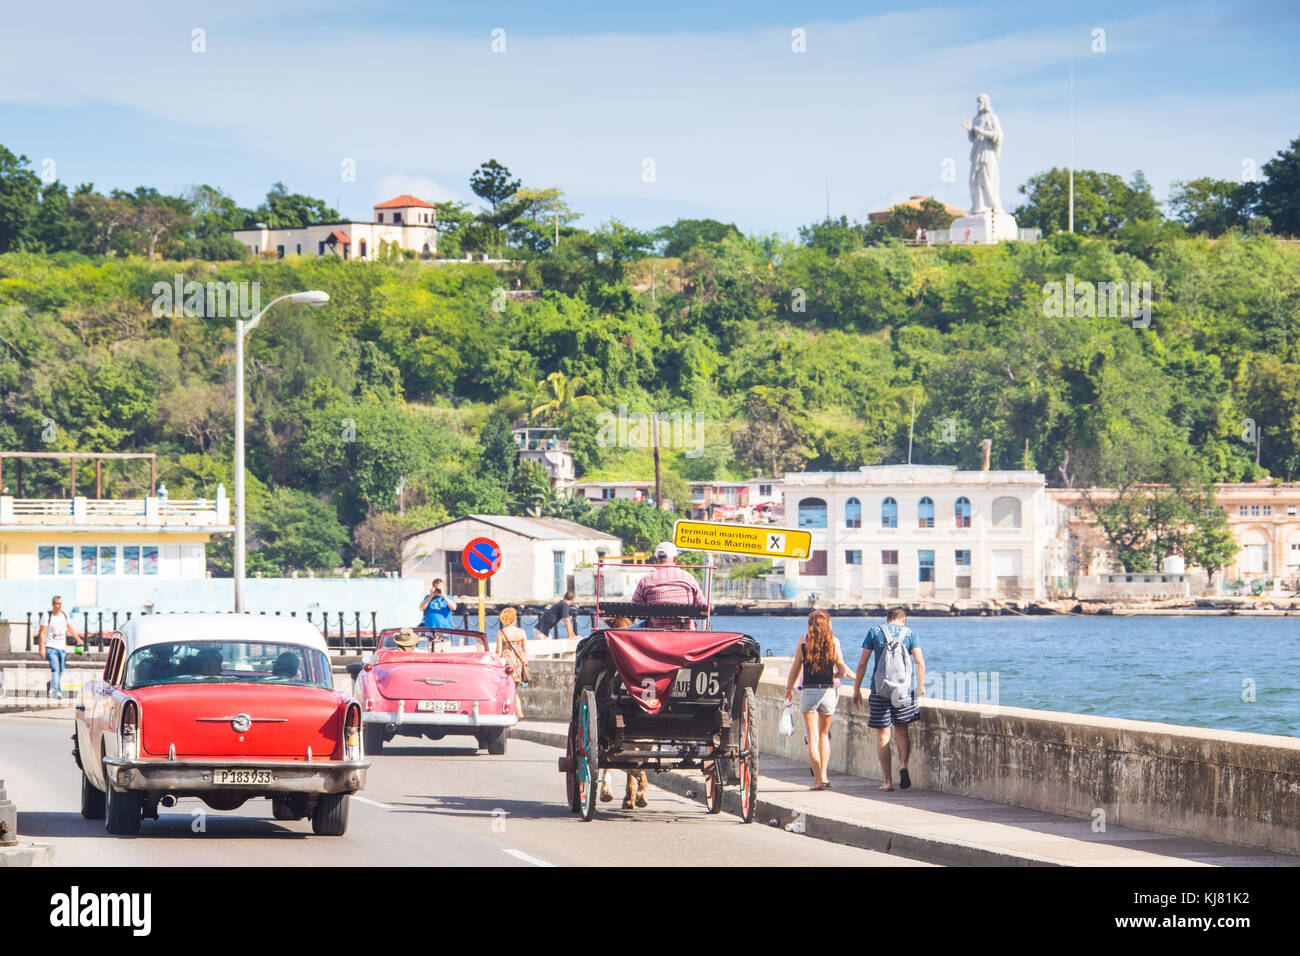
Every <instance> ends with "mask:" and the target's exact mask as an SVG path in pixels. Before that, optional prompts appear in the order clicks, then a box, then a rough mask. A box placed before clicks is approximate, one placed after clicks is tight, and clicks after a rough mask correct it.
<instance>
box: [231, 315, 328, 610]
mask: <svg viewBox="0 0 1300 956" xmlns="http://www.w3.org/2000/svg"><path fill="white" fill-rule="evenodd" d="M285 299H288V300H289V301H290V302H298V303H302V304H304V305H310V306H312V307H314V308H319V307H320V306H322V305H324V304H325V303H326V302H328V301H329V300H330V297H329V294H328V293H325V292H320V291H311V292H291V293H289V294H288V295H282V296H280V297H279V298H277V299H272V300H271V301H270V302H269V303H267V306H266V308H265V309H263V310H262V311H261V312H259V313H257V315H255V316H253V317H252V318H251V319H236V320H235V613H236V614H242V613H243V611H244V525H245V521H244V336H245V335H247V334H248V333H249V332H251V331H253V329H255V328H257V323H259V322H261V321H262V316H264V315H266V313H267V312H269V311H270V310H271V306H273V305H275V304H276V303H277V302H283V301H284V300H285Z"/></svg>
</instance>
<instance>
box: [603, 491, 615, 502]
mask: <svg viewBox="0 0 1300 956" xmlns="http://www.w3.org/2000/svg"><path fill="white" fill-rule="evenodd" d="M614 491H615V489H613V488H601V489H600V496H601V497H602V498H604V499H605V500H606V501H612V500H613V498H614Z"/></svg>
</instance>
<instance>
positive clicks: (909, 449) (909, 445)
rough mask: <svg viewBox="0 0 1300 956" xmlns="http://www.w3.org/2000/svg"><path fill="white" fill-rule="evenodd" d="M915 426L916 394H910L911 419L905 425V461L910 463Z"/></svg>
mask: <svg viewBox="0 0 1300 956" xmlns="http://www.w3.org/2000/svg"><path fill="white" fill-rule="evenodd" d="M915 428H916V396H915V395H913V396H912V420H911V422H909V423H908V426H907V463H908V464H909V465H910V464H911V463H912V431H913V429H915Z"/></svg>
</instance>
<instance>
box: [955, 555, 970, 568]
mask: <svg viewBox="0 0 1300 956" xmlns="http://www.w3.org/2000/svg"><path fill="white" fill-rule="evenodd" d="M953 563H954V564H956V565H958V566H959V567H967V568H969V567H970V552H969V551H954V552H953Z"/></svg>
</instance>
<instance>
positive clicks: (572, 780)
mask: <svg viewBox="0 0 1300 956" xmlns="http://www.w3.org/2000/svg"><path fill="white" fill-rule="evenodd" d="M576 726H577V723H576V721H570V722H569V735H568V739H567V741H566V742H565V747H564V752H565V755H566V756H567V757H568V758H569V759H568V763H567V766H568V768H569V769H568V770H566V771H564V789H565V794H566V796H567V797H568V798H569V812H570V813H577V812H578V809H579V807H578V773H577V771H576V770H575V769H574V767H575V766H576V764H575V763H574V759H573V749H574V748H573V735H574V732H575V731H574V728H575V727H576Z"/></svg>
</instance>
